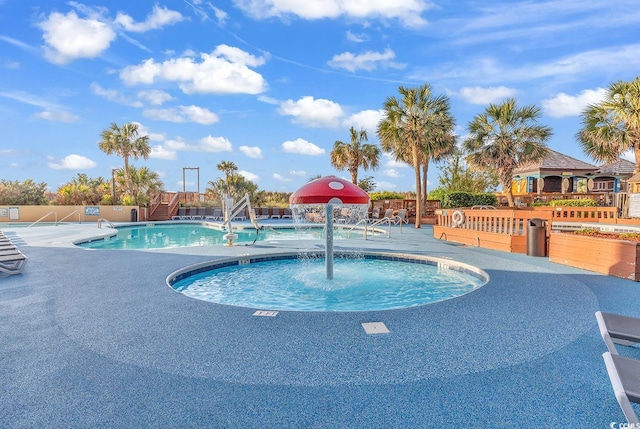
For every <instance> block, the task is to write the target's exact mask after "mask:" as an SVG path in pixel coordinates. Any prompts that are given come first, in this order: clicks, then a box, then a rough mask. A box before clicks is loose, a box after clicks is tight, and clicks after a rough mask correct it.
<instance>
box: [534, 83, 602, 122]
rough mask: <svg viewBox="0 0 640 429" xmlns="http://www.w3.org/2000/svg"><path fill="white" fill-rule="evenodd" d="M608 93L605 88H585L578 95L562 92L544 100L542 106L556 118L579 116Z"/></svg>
mask: <svg viewBox="0 0 640 429" xmlns="http://www.w3.org/2000/svg"><path fill="white" fill-rule="evenodd" d="M606 93H607V90H606V89H604V88H596V89H585V90H584V91H582V92H581V93H580V94H578V95H569V94H565V93H564V92H561V93H559V94H558V95H556V96H555V97H553V98H549V99H546V100H542V108H543V109H544V110H545V112H546V113H547V114H548V115H549V116H551V117H554V118H562V117H565V116H579V115H580V114H581V113H582V111H583V110H584V109H585V108H586V107H587V105H589V104H596V103H599V102H600V101H602V99H603V98H604V97H605V96H606Z"/></svg>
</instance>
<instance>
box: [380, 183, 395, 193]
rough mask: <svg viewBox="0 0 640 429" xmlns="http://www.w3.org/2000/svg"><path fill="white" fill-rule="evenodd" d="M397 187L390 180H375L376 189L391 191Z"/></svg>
mask: <svg viewBox="0 0 640 429" xmlns="http://www.w3.org/2000/svg"><path fill="white" fill-rule="evenodd" d="M397 187H398V185H396V184H395V183H392V182H376V191H393V190H395V189H396V188H397Z"/></svg>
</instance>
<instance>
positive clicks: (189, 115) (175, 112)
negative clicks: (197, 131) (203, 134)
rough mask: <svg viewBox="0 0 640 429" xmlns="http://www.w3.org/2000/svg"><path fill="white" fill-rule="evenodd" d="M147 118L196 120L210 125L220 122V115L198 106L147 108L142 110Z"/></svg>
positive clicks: (168, 120) (175, 120)
mask: <svg viewBox="0 0 640 429" xmlns="http://www.w3.org/2000/svg"><path fill="white" fill-rule="evenodd" d="M142 114H143V115H144V116H146V117H147V118H151V119H155V120H157V121H167V122H195V123H197V124H203V125H209V124H213V123H216V122H218V121H219V120H220V119H219V118H218V115H216V114H215V113H213V112H211V111H209V110H208V109H205V108H204V107H198V106H178V107H174V108H170V109H147V110H145V111H144V112H142Z"/></svg>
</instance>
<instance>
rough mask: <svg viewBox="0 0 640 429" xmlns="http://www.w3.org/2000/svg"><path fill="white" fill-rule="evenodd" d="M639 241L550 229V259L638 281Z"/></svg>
mask: <svg viewBox="0 0 640 429" xmlns="http://www.w3.org/2000/svg"><path fill="white" fill-rule="evenodd" d="M639 248H640V243H635V242H632V241H624V240H613V239H608V238H598V237H589V236H584V235H577V234H570V233H561V232H552V233H551V235H550V237H549V260H550V261H551V262H555V263H557V264H563V265H569V266H572V267H577V268H582V269H585V270H589V271H595V272H597V273H602V274H607V275H610V276H614V277H621V278H624V279H629V280H634V281H640V273H639V272H638V250H639Z"/></svg>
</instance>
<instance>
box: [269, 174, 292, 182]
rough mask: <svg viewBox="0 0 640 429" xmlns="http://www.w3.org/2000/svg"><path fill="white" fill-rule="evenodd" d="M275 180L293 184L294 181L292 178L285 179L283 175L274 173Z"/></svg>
mask: <svg viewBox="0 0 640 429" xmlns="http://www.w3.org/2000/svg"><path fill="white" fill-rule="evenodd" d="M273 178H274V179H275V180H277V181H278V182H292V181H293V179H292V178H290V177H285V176H283V175H282V174H278V173H273Z"/></svg>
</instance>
